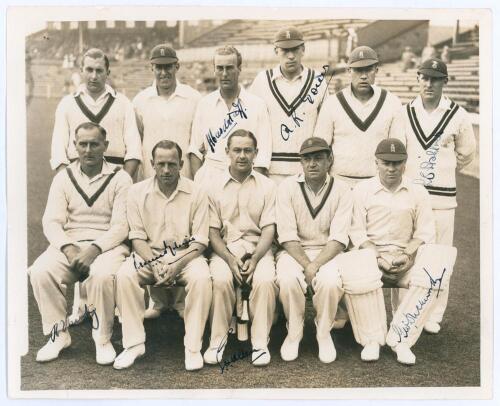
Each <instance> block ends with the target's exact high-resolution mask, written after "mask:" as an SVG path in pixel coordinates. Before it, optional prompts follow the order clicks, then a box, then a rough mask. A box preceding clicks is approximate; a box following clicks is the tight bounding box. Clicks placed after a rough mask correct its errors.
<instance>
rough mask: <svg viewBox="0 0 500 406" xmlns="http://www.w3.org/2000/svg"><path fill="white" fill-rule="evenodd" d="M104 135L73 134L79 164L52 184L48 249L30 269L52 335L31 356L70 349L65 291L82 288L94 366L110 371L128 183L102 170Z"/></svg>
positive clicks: (113, 169)
mask: <svg viewBox="0 0 500 406" xmlns="http://www.w3.org/2000/svg"><path fill="white" fill-rule="evenodd" d="M107 146H108V141H107V140H106V130H104V128H102V127H101V126H100V125H99V124H95V123H90V122H88V123H82V124H80V125H79V126H78V127H77V128H76V130H75V149H76V151H77V153H78V159H77V160H76V161H74V162H73V163H71V164H70V165H69V166H68V167H67V168H65V169H64V170H62V171H60V172H59V173H58V174H57V175H56V176H55V177H54V180H53V181H52V185H51V187H50V192H49V197H48V201H47V207H46V209H45V214H44V216H43V230H44V234H45V236H46V237H47V239H48V240H49V243H50V246H49V247H48V248H47V250H46V251H45V252H44V253H43V254H42V255H41V256H40V257H38V259H37V260H36V261H35V262H34V263H33V265H32V266H31V267H30V269H29V274H30V279H31V285H32V286H33V293H34V295H35V299H36V301H37V303H38V308H39V310H40V313H41V315H42V325H43V333H44V334H45V335H49V334H50V335H51V337H50V339H49V341H48V343H47V344H46V345H45V346H44V347H42V348H41V349H40V350H39V351H38V353H37V356H36V360H37V361H39V362H45V361H51V360H53V359H56V358H57V357H58V356H59V353H60V352H61V350H63V349H64V348H67V347H69V346H70V344H71V337H70V335H69V332H68V325H69V321H68V319H67V318H66V297H65V294H66V287H67V286H68V285H70V284H73V283H75V282H76V281H83V286H85V287H86V289H87V294H88V303H89V306H88V308H87V310H88V313H90V315H91V316H92V326H93V330H92V338H93V339H94V341H95V346H96V361H97V363H98V364H101V365H108V364H111V363H113V361H114V359H115V357H116V352H115V350H114V348H113V345H112V344H111V342H110V340H111V335H112V332H113V320H114V316H115V299H114V297H115V295H114V276H115V273H116V271H118V268H119V267H120V265H121V264H122V262H123V261H124V260H125V257H126V256H127V255H128V254H129V250H128V248H127V246H126V245H125V244H123V241H124V240H125V239H126V238H127V233H128V225H127V220H126V196H127V190H128V188H129V187H130V185H131V184H132V179H131V178H130V176H129V175H128V174H127V172H125V171H124V170H121V169H120V167H118V166H116V165H114V164H111V163H108V162H106V161H105V160H104V159H103V157H104V152H105V151H106V149H107Z"/></svg>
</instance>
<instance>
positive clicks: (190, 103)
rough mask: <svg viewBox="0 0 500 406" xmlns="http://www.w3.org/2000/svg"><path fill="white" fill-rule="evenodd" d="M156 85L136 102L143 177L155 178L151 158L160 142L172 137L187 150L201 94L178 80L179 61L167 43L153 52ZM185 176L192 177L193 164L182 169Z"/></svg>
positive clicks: (138, 97) (151, 59)
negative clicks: (166, 136) (154, 148)
mask: <svg viewBox="0 0 500 406" xmlns="http://www.w3.org/2000/svg"><path fill="white" fill-rule="evenodd" d="M150 61H151V70H152V71H153V75H154V81H153V84H152V85H151V86H149V87H147V88H146V89H144V90H142V91H140V92H139V93H138V94H137V96H135V97H134V99H133V101H132V103H133V104H134V107H135V112H136V116H137V125H138V127H139V133H140V134H141V137H142V153H143V160H142V175H143V178H144V179H146V178H149V177H151V176H153V175H154V170H153V167H152V166H151V164H150V159H149V157H150V156H151V151H152V149H153V147H154V146H155V145H156V143H157V142H159V141H161V140H163V139H164V138H165V131H167V129H168V138H169V139H170V140H171V141H174V142H176V143H177V144H178V145H179V146H180V147H181V149H182V150H183V151H187V150H188V147H189V142H190V138H191V125H192V123H193V117H194V112H195V109H196V105H197V103H198V101H199V100H200V99H201V95H200V93H199V92H198V91H196V90H194V89H193V88H192V87H190V86H187V85H185V84H182V83H180V82H178V81H177V79H176V74H177V72H178V71H179V67H180V65H179V59H178V58H177V54H176V52H175V50H174V49H173V48H172V47H170V46H168V45H167V44H160V45H156V46H155V47H154V48H153V49H152V51H151V58H150ZM182 175H183V176H186V177H191V170H190V165H189V162H186V165H184V166H183V168H182Z"/></svg>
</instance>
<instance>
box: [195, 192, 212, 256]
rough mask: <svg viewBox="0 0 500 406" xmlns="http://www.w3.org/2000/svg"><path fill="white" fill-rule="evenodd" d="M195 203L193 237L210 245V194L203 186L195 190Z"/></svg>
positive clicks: (205, 244)
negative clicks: (208, 194)
mask: <svg viewBox="0 0 500 406" xmlns="http://www.w3.org/2000/svg"><path fill="white" fill-rule="evenodd" d="M193 205H194V206H193V218H192V223H191V224H192V225H191V237H192V238H194V241H196V242H198V243H200V244H203V245H204V246H205V247H208V225H209V208H208V207H209V206H208V196H207V194H206V192H205V191H204V190H203V189H202V188H200V189H199V190H197V191H196V192H195V196H194V201H193Z"/></svg>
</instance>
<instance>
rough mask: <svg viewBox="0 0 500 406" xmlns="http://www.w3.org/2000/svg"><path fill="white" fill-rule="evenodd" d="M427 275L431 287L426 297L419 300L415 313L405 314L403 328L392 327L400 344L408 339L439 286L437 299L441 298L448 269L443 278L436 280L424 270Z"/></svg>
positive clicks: (442, 274)
mask: <svg viewBox="0 0 500 406" xmlns="http://www.w3.org/2000/svg"><path fill="white" fill-rule="evenodd" d="M424 271H425V273H426V274H427V276H429V281H430V286H429V288H428V290H427V293H426V295H425V296H424V297H423V298H422V299H419V300H418V303H417V304H416V305H415V311H414V312H413V313H405V314H404V315H403V316H404V320H403V322H402V326H401V327H400V326H396V325H394V324H393V325H392V326H391V328H392V330H393V331H394V332H395V333H396V334H397V335H398V336H399V338H398V343H400V342H401V341H402V339H403V338H406V337H408V333H409V331H410V329H411V326H412V325H414V324H415V323H416V322H417V320H418V317H419V316H420V314H421V313H422V310H423V308H424V306H425V305H426V304H427V302H428V301H429V300H430V296H431V294H432V290H433V288H434V287H435V286H436V285H437V295H436V297H439V292H440V291H441V283H442V282H443V277H444V273H445V272H446V268H444V269H443V272H442V273H441V277H440V278H437V279H434V278H433V277H432V276H431V275H430V274H429V272H427V270H426V269H425V268H424Z"/></svg>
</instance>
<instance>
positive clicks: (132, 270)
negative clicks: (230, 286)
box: [116, 251, 212, 352]
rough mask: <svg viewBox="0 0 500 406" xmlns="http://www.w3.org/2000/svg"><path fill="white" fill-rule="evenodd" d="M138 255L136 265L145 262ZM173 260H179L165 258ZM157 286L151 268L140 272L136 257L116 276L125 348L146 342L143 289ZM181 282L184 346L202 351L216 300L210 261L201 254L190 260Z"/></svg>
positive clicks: (167, 256) (125, 264) (131, 258)
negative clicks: (183, 290) (208, 262)
mask: <svg viewBox="0 0 500 406" xmlns="http://www.w3.org/2000/svg"><path fill="white" fill-rule="evenodd" d="M176 255H177V256H179V255H182V251H177V254H176ZM134 256H135V261H136V263H140V262H143V259H142V258H141V257H140V256H138V255H137V254H136V253H134ZM169 257H170V258H169ZM172 258H175V257H172V256H171V255H170V254H169V255H166V256H165V260H166V261H167V262H168V261H169V259H172ZM155 283H156V280H155V278H154V276H153V272H152V271H150V270H149V268H147V267H140V268H139V269H136V266H135V264H134V258H133V256H132V255H131V256H130V257H128V258H127V260H126V261H125V262H124V263H123V265H122V266H121V267H120V270H119V271H118V273H117V274H116V304H117V306H118V310H119V311H120V315H121V317H122V335H123V347H124V348H130V347H133V346H134V345H138V344H143V343H145V342H146V331H145V330H144V324H143V323H144V312H145V311H146V306H145V303H144V288H143V286H145V285H153V284H155ZM177 283H178V284H180V285H184V286H185V289H186V301H185V310H184V325H185V330H186V333H185V335H184V346H185V348H186V349H188V350H190V351H192V352H199V351H201V344H202V340H203V331H204V330H205V324H206V322H207V317H208V312H209V310H210V302H211V300H212V283H211V280H210V273H209V271H208V265H207V261H206V259H205V258H204V257H203V256H202V255H200V256H198V257H196V258H195V259H193V260H191V261H189V262H188V264H187V265H186V266H185V267H184V269H183V270H182V271H181V272H180V273H179V276H178V277H177Z"/></svg>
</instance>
